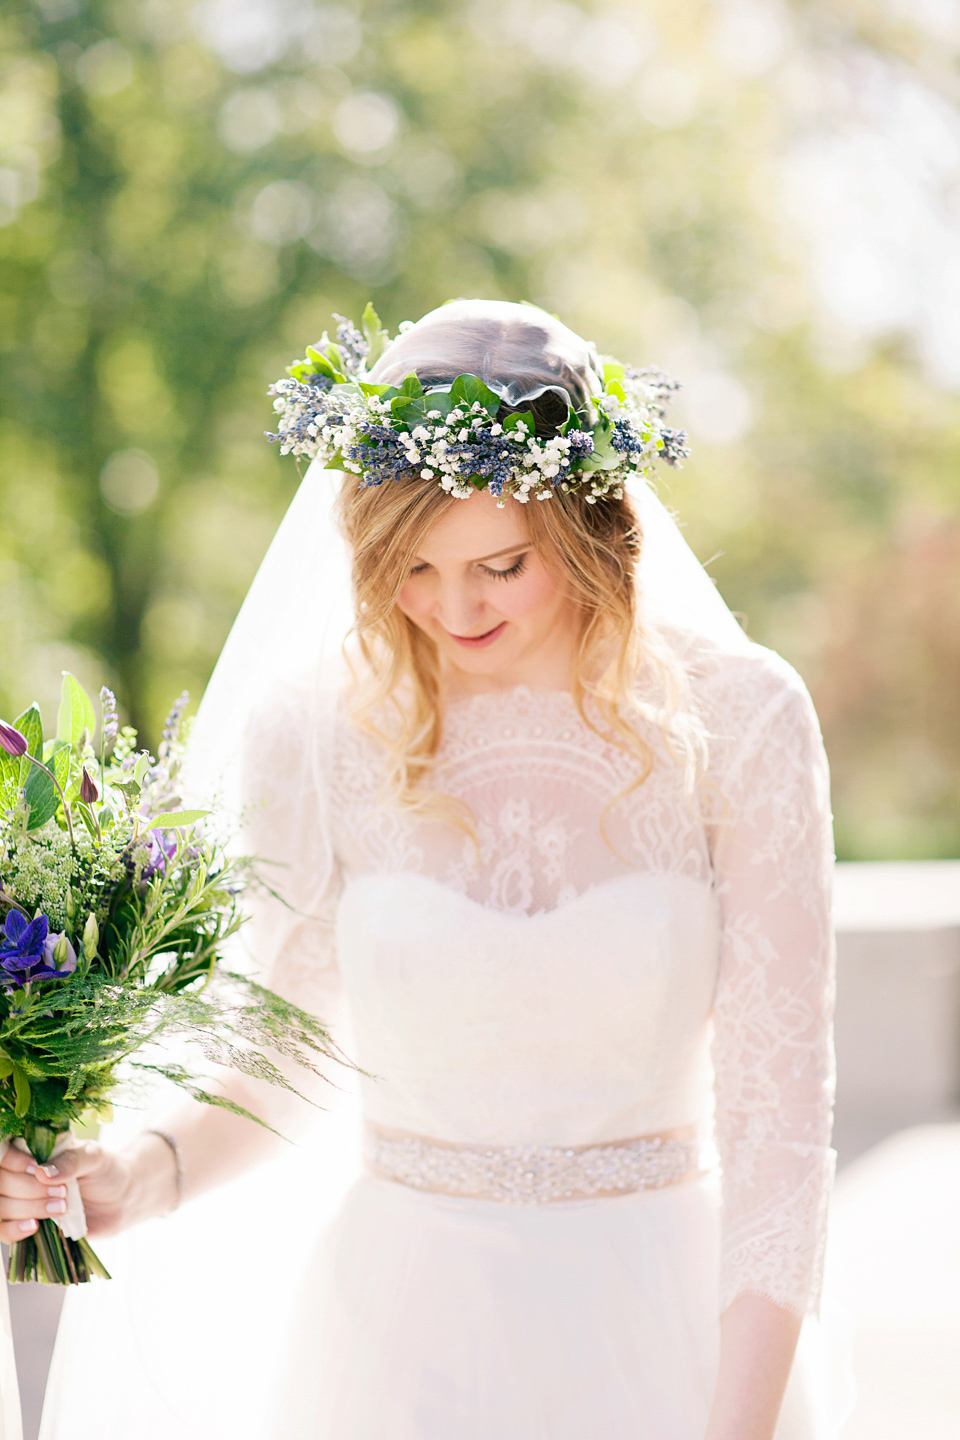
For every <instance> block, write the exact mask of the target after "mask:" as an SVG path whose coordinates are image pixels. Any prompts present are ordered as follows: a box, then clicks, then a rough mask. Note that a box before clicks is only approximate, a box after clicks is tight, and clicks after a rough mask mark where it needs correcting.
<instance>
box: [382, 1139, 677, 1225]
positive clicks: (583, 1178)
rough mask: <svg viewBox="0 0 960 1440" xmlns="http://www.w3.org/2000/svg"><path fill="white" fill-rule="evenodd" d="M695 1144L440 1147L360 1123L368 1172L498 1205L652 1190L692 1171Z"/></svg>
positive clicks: (649, 1142) (667, 1141)
mask: <svg viewBox="0 0 960 1440" xmlns="http://www.w3.org/2000/svg"><path fill="white" fill-rule="evenodd" d="M700 1149H701V1145H700V1141H699V1140H698V1139H696V1138H694V1137H690V1138H680V1137H678V1136H676V1135H643V1136H640V1137H638V1138H636V1139H633V1140H617V1141H614V1142H612V1143H607V1144H603V1145H585V1146H579V1147H576V1148H574V1147H570V1148H566V1147H564V1146H559V1145H497V1146H493V1145H491V1146H470V1145H445V1144H443V1143H441V1142H439V1141H436V1140H427V1139H424V1138H423V1137H422V1136H419V1135H398V1134H393V1133H391V1132H389V1131H384V1130H380V1129H379V1128H378V1127H377V1126H375V1125H371V1124H369V1123H368V1124H367V1126H366V1127H365V1155H366V1160H367V1163H368V1165H369V1166H370V1168H371V1170H373V1172H374V1173H375V1174H378V1175H381V1176H383V1177H384V1178H385V1179H388V1180H395V1181H396V1182H397V1183H398V1184H401V1185H410V1186H412V1187H413V1188H414V1189H416V1190H431V1191H434V1192H435V1193H437V1194H441V1195H455V1196H459V1197H461V1198H463V1199H470V1200H495V1201H499V1202H500V1203H501V1204H503V1205H546V1204H549V1203H550V1202H551V1201H557V1200H589V1199H596V1198H598V1197H600V1196H612V1195H623V1194H627V1193H629V1192H630V1191H635V1190H659V1189H661V1188H662V1187H663V1186H665V1185H674V1184H676V1182H677V1181H678V1180H684V1179H686V1178H687V1177H688V1176H690V1175H692V1174H695V1173H696V1172H697V1169H698V1164H699V1159H700Z"/></svg>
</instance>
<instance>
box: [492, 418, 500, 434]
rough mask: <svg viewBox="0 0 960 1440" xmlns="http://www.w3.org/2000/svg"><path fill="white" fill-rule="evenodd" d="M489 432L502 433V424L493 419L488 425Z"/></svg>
mask: <svg viewBox="0 0 960 1440" xmlns="http://www.w3.org/2000/svg"><path fill="white" fill-rule="evenodd" d="M490 434H491V435H502V434H503V426H502V425H501V424H499V423H498V422H497V421H494V423H493V424H492V425H491V426H490Z"/></svg>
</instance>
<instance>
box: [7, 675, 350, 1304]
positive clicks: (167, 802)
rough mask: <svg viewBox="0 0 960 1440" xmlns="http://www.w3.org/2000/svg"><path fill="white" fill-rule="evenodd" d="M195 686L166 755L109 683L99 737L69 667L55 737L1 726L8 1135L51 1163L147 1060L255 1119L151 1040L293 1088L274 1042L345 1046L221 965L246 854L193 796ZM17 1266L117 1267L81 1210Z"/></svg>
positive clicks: (68, 1280) (234, 924)
mask: <svg viewBox="0 0 960 1440" xmlns="http://www.w3.org/2000/svg"><path fill="white" fill-rule="evenodd" d="M186 699H187V697H186V695H185V694H184V695H182V696H181V697H180V699H179V700H178V701H177V702H176V704H175V705H174V707H173V709H172V711H171V713H170V715H169V717H168V719H167V723H166V726H165V729H164V732H163V739H162V743H161V744H160V746H159V748H158V752H157V755H156V757H154V756H152V755H150V754H149V753H148V752H147V751H145V750H142V749H138V748H137V736H136V732H135V731H134V730H133V729H131V728H130V727H129V726H124V727H121V726H120V724H119V719H118V716H117V708H116V703H115V700H114V697H113V695H112V694H111V693H110V691H109V690H107V689H103V690H101V692H100V701H101V709H102V715H101V723H100V726H99V740H98V743H97V746H96V748H95V746H94V740H95V737H96V732H97V726H96V722H95V714H94V707H93V703H92V701H91V700H90V698H89V696H88V695H87V694H86V693H85V691H84V690H83V688H82V686H81V685H80V684H79V682H78V681H77V680H76V679H75V678H74V676H72V675H70V674H64V677H63V689H62V697H61V702H60V710H59V716H58V722H57V733H56V736H55V737H54V738H51V739H48V740H44V738H43V724H42V720H41V716H40V712H39V710H38V708H37V707H36V705H32V706H31V707H30V708H29V709H28V710H26V711H24V713H23V714H22V715H21V716H19V718H18V719H17V720H16V721H15V722H14V724H13V725H8V724H4V723H2V722H0V1136H2V1137H4V1138H5V1139H6V1140H7V1141H8V1142H9V1141H10V1140H18V1141H19V1142H20V1143H21V1144H25V1145H26V1146H27V1148H28V1149H29V1150H30V1151H31V1152H32V1154H33V1155H34V1156H35V1158H36V1159H37V1160H38V1161H39V1162H40V1163H41V1164H42V1163H44V1162H45V1161H47V1160H48V1159H50V1157H51V1156H52V1155H53V1154H54V1151H55V1150H56V1149H57V1148H58V1147H59V1146H62V1145H63V1144H64V1143H65V1142H66V1141H67V1139H68V1136H69V1130H70V1126H71V1125H72V1124H77V1123H78V1122H83V1121H86V1120H88V1119H89V1118H91V1117H92V1118H94V1119H95V1118H96V1117H97V1115H103V1114H105V1113H108V1112H109V1105H110V1100H111V1096H112V1095H113V1093H114V1091H115V1089H116V1087H117V1085H118V1084H119V1082H120V1081H121V1079H122V1078H124V1077H125V1076H129V1074H130V1072H131V1070H133V1071H136V1069H138V1068H139V1069H140V1070H146V1071H151V1072H154V1073H158V1074H160V1075H163V1076H164V1077H166V1079H168V1080H170V1081H172V1082H173V1083H174V1084H176V1085H178V1086H180V1087H181V1088H183V1089H185V1090H186V1091H187V1092H188V1093H189V1094H191V1095H192V1096H193V1097H194V1098H195V1099H197V1100H200V1101H203V1102H206V1103H209V1104H215V1105H222V1106H225V1107H226V1108H227V1109H229V1110H232V1111H234V1112H235V1113H237V1114H242V1115H246V1116H247V1117H248V1118H250V1119H254V1120H256V1118H257V1117H256V1116H253V1115H250V1113H249V1112H248V1111H246V1110H244V1109H243V1107H242V1106H239V1105H237V1104H235V1103H234V1102H232V1101H230V1100H229V1099H227V1098H226V1097H224V1096H220V1095H217V1094H216V1093H211V1092H209V1091H208V1090H206V1089H205V1088H204V1086H203V1083H202V1081H201V1078H200V1076H199V1075H198V1073H196V1072H194V1071H192V1070H190V1069H188V1068H187V1067H186V1066H184V1065H183V1064H181V1063H179V1062H176V1061H174V1060H173V1059H172V1058H171V1057H170V1055H169V1053H167V1054H165V1053H164V1052H163V1051H162V1050H160V1051H158V1050H157V1048H156V1045H155V1042H157V1041H160V1040H164V1041H166V1040H169V1039H172V1038H175V1037H176V1038H179V1039H181V1040H184V1039H185V1040H186V1041H188V1042H193V1043H195V1044H196V1045H198V1047H199V1050H200V1052H201V1054H202V1057H203V1059H204V1060H205V1061H207V1062H210V1063H213V1064H218V1065H226V1066H229V1067H232V1068H234V1069H238V1070H241V1071H243V1072H244V1073H245V1074H247V1075H252V1076H256V1077H259V1078H262V1079H266V1080H269V1081H272V1082H273V1083H275V1084H279V1085H283V1086H285V1087H286V1088H288V1089H292V1088H293V1086H292V1085H291V1083H290V1082H289V1080H288V1079H287V1078H286V1076H285V1075H284V1073H283V1071H282V1070H281V1069H280V1068H279V1067H278V1066H277V1065H276V1064H275V1063H274V1061H272V1060H271V1059H270V1058H269V1057H268V1056H267V1055H266V1054H265V1053H264V1049H270V1050H272V1051H273V1052H274V1053H275V1054H278V1055H279V1056H283V1057H286V1058H289V1059H292V1060H295V1061H297V1062H298V1063H299V1064H302V1065H305V1066H306V1067H307V1068H309V1069H311V1070H315V1065H314V1063H313V1060H312V1059H311V1055H314V1056H316V1055H325V1056H329V1057H334V1056H335V1054H336V1052H335V1049H334V1047H333V1045H332V1042H331V1041H330V1039H329V1037H328V1035H327V1034H326V1032H325V1031H324V1029H323V1027H322V1026H321V1025H320V1024H319V1022H318V1021H316V1020H315V1019H314V1018H313V1017H312V1016H309V1015H307V1014H306V1013H304V1012H303V1011H301V1010H298V1009H297V1008H296V1007H295V1006H293V1005H290V1004H288V1003H287V1002H286V1001H284V1000H282V999H281V998H280V997H279V996H277V995H274V994H273V993H272V992H270V991H268V990H265V989H264V988H263V987H261V986H259V985H257V984H255V983H254V982H253V981H252V980H250V979H248V978H247V977H245V976H242V975H239V974H234V973H231V972H229V971H227V970H226V969H225V968H224V967H223V965H222V963H221V956H222V952H223V947H224V944H225V942H226V941H227V940H228V939H229V937H230V936H231V935H233V934H234V933H235V932H236V930H237V929H238V927H239V925H240V924H241V923H242V920H243V912H242V908H241V894H242V891H243V889H244V886H245V885H246V884H247V883H248V882H249V881H250V879H251V878H252V861H250V860H249V859H237V858H233V857H230V856H228V855H227V854H226V853H225V851H224V849H223V847H222V845H221V844H220V842H218V841H216V840H214V839H213V838H211V836H210V835H209V834H208V833H207V829H206V828H205V826H204V820H205V818H206V816H207V815H208V814H209V812H207V811H201V810H185V809H183V808H182V805H181V801H180V798H179V796H178V794H177V779H178V775H179V772H180V767H181V761H182V752H183V736H182V728H183V725H182V721H183V711H184V706H185V703H186ZM145 1047H151V1048H149V1049H147V1050H146V1051H145ZM258 1123H261V1122H258ZM69 1210H70V1207H69V1206H68V1216H67V1217H65V1219H66V1220H67V1221H68V1222H69V1219H70V1215H69ZM78 1232H79V1233H78ZM7 1273H8V1278H9V1279H10V1280H11V1281H14V1282H16V1281H25V1280H34V1281H40V1282H43V1283H48V1284H55V1285H75V1284H79V1283H83V1282H85V1281H87V1280H89V1279H90V1278H91V1277H92V1276H95V1275H99V1276H103V1277H104V1278H109V1276H108V1275H107V1272H106V1270H105V1269H104V1266H103V1265H102V1263H101V1262H100V1260H99V1259H98V1258H97V1256H96V1254H95V1253H94V1251H93V1249H92V1247H91V1246H90V1244H89V1242H88V1241H87V1240H86V1238H85V1225H84V1224H83V1223H82V1217H81V1222H80V1223H79V1224H78V1225H73V1226H71V1224H70V1223H66V1224H64V1222H63V1221H59V1222H58V1221H54V1220H47V1219H45V1220H41V1221H40V1223H39V1225H38V1227H37V1230H36V1231H35V1232H34V1234H33V1235H30V1236H28V1237H27V1238H26V1239H24V1240H20V1241H17V1242H16V1243H15V1244H14V1245H13V1246H12V1247H11V1250H10V1261H9V1266H8V1272H7Z"/></svg>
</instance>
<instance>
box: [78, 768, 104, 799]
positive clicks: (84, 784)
mask: <svg viewBox="0 0 960 1440" xmlns="http://www.w3.org/2000/svg"><path fill="white" fill-rule="evenodd" d="M80 799H81V800H82V801H83V803H84V805H92V804H93V802H94V801H95V800H99V799H100V791H99V790H98V789H97V787H96V785H95V784H94V783H93V781H92V780H91V779H90V776H89V775H88V774H87V767H86V766H84V767H83V779H82V780H81V781H80Z"/></svg>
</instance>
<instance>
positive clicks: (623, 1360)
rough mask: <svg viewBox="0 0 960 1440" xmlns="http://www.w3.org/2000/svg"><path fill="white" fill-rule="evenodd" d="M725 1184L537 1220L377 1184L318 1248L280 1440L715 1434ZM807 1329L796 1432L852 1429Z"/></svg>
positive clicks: (361, 1194)
mask: <svg viewBox="0 0 960 1440" xmlns="http://www.w3.org/2000/svg"><path fill="white" fill-rule="evenodd" d="M718 1238H719V1237H718V1198H717V1190H716V1183H715V1181H714V1179H713V1178H712V1177H703V1178H700V1179H697V1180H694V1181H688V1182H685V1183H681V1184H678V1185H674V1186H671V1187H668V1188H665V1189H662V1190H648V1191H643V1192H639V1193H637V1194H631V1195H627V1196H622V1197H617V1198H613V1199H601V1200H591V1201H584V1202H577V1203H570V1204H552V1205H545V1206H540V1207H536V1208H521V1207H516V1208H515V1207H509V1206H504V1205H498V1204H493V1203H486V1202H479V1201H470V1200H461V1199H451V1198H448V1197H444V1196H440V1195H435V1194H427V1193H423V1192H419V1191H415V1190H411V1189H408V1188H406V1187H404V1186H401V1185H398V1184H395V1183H393V1182H391V1181H387V1180H380V1179H375V1178H370V1177H365V1178H363V1179H361V1180H359V1181H358V1182H357V1184H356V1185H355V1186H354V1187H353V1189H352V1191H351V1192H350V1194H349V1195H348V1196H347V1198H346V1201H345V1203H344V1205H343V1207H342V1209H341V1212H340V1214H339V1216H338V1217H337V1219H336V1221H335V1222H334V1224H333V1226H332V1228H331V1230H330V1231H329V1233H328V1235H327V1237H326V1238H325V1240H324V1242H323V1243H322V1245H321V1246H320V1248H319V1249H318V1251H317V1253H316V1254H315V1256H314V1259H313V1262H312V1265H311V1268H310V1271H309V1274H308V1276H307V1277H306V1281H307V1283H306V1285H305V1288H304V1292H303V1297H302V1300H301V1303H300V1306H299V1312H298V1315H297V1320H296V1324H295V1326H294V1335H295V1337H296V1338H295V1343H294V1345H293V1347H292V1349H291V1354H290V1361H289V1364H288V1367H287V1375H286V1380H285V1384H284V1386H283V1396H282V1400H281V1403H280V1407H279V1410H278V1421H277V1424H276V1427H275V1431H274V1433H273V1435H272V1436H271V1440H281V1437H283V1440H286V1437H289V1436H290V1435H296V1436H298V1437H301V1440H452V1437H456V1440H584V1437H587V1436H598V1437H599V1436H603V1437H604V1440H638V1437H643V1440H702V1436H703V1434H704V1430H705V1427H706V1422H707V1415H708V1411H709V1406H710V1399H711V1395H712V1393H713V1386H714V1381H715V1378H716V1369H717V1358H718V1342H719V1324H718V1318H717V1310H718V1305H717V1289H718V1287H717V1276H718ZM815 1348H816V1346H815V1345H813V1346H812V1345H811V1336H810V1335H809V1333H808V1336H807V1337H805V1341H804V1345H803V1347H802V1349H801V1352H800V1354H799V1356H798V1360H797V1362H796V1366H795V1373H794V1376H793V1377H792V1380H791V1390H790V1394H789V1397H788V1401H787V1404H786V1405H785V1408H784V1414H783V1418H782V1420H781V1425H780V1429H779V1431H778V1440H822V1437H826V1436H827V1435H831V1434H834V1433H835V1430H836V1427H835V1425H834V1424H833V1423H832V1422H831V1417H830V1411H831V1408H833V1407H832V1406H831V1402H830V1400H829V1397H828V1396H827V1395H826V1393H825V1391H826V1385H825V1382H826V1379H827V1377H826V1376H825V1375H824V1373H823V1366H822V1357H821V1356H818V1355H816V1354H814V1353H812V1351H813V1350H815Z"/></svg>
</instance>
